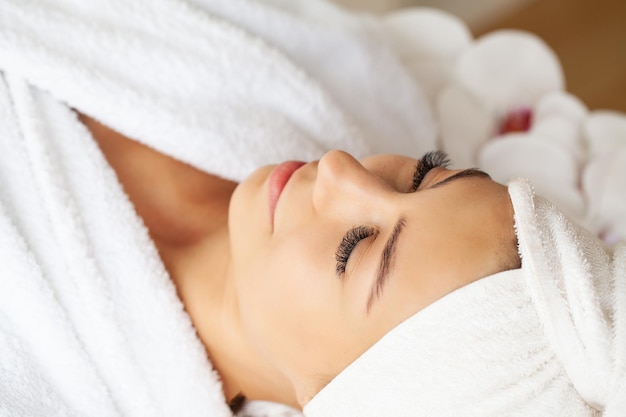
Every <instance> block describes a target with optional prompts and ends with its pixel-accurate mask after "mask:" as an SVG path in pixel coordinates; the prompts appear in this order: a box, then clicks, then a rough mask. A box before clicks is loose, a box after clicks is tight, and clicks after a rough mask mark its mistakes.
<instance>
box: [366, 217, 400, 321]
mask: <svg viewBox="0 0 626 417" xmlns="http://www.w3.org/2000/svg"><path fill="white" fill-rule="evenodd" d="M405 225H406V220H405V219H404V217H402V218H400V220H398V222H397V223H396V225H395V226H394V228H393V231H392V232H391V235H390V236H389V239H387V242H386V243H385V247H384V248H383V253H382V255H381V257H380V264H379V266H378V272H377V273H376V281H374V284H373V285H372V288H371V289H370V295H369V297H368V299H367V308H366V311H367V313H368V314H369V311H370V308H371V307H372V304H373V303H374V299H375V298H376V299H377V298H379V297H380V295H381V294H382V292H383V287H384V286H385V283H386V282H387V280H388V279H389V269H390V268H391V263H392V261H393V259H394V256H395V254H396V247H397V243H398V236H400V233H401V232H402V230H403V229H404V226H405Z"/></svg>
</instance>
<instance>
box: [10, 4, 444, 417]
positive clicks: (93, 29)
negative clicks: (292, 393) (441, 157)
mask: <svg viewBox="0 0 626 417" xmlns="http://www.w3.org/2000/svg"><path fill="white" fill-rule="evenodd" d="M270 3H272V2H268V4H266V5H264V4H261V3H254V2H250V1H243V0H196V1H192V0H189V1H185V0H135V1H132V2H129V1H126V0H90V1H88V2H85V1H83V0H54V1H51V0H37V1H35V0H2V1H0V265H1V269H2V273H1V275H0V415H10V416H22V415H28V416H50V415H68V416H84V415H98V416H119V415H128V416H141V415H150V416H159V415H162V416H196V415H198V416H201V415H205V416H212V417H219V416H230V415H231V412H230V410H229V409H228V407H227V406H226V405H225V402H224V398H223V394H222V391H221V385H220V381H219V378H218V376H217V375H216V374H215V372H214V371H213V370H212V367H211V364H210V362H209V360H208V359H207V358H206V353H205V350H204V348H203V346H202V344H201V343H200V341H199V340H198V338H197V336H196V334H195V331H194V329H193V326H192V324H191V321H190V320H189V317H188V316H187V315H186V313H185V312H184V309H183V305H182V303H181V302H180V300H179V299H178V297H177V296H176V292H175V288H174V286H173V284H172V282H171V280H170V279H169V277H168V275H167V272H166V271H165V269H164V267H163V265H162V263H161V260H160V258H159V256H158V253H157V251H156V249H155V247H154V244H153V242H152V241H151V240H150V239H149V236H148V233H147V231H146V229H145V227H144V226H143V225H142V222H141V219H140V218H139V217H138V216H137V214H136V213H135V211H134V209H133V206H132V204H131V203H130V201H129V200H128V198H127V197H126V195H125V194H124V192H123V190H122V188H121V186H120V184H119V183H118V181H117V179H116V177H115V173H114V172H113V170H112V169H111V168H110V167H109V166H108V164H107V163H106V160H105V159H104V157H103V155H102V153H101V152H100V150H99V148H98V147H97V146H96V144H95V142H94V141H93V138H92V137H91V136H90V133H89V132H88V130H87V129H86V128H85V127H84V126H83V125H82V124H81V123H80V122H79V121H78V119H77V116H76V114H75V112H74V111H73V110H72V108H75V109H78V110H80V111H81V112H83V113H86V114H88V115H90V116H91V117H93V118H95V119H97V120H99V121H101V122H103V123H104V124H106V125H108V126H110V127H112V128H113V129H115V130H117V131H119V132H121V133H123V134H125V135H127V136H129V137H131V138H133V139H136V140H138V141H141V142H143V143H145V144H147V145H149V146H151V147H153V148H155V149H157V150H160V151H161V152H164V153H166V154H168V155H171V156H173V157H174V158H178V159H180V160H182V161H185V162H187V163H189V164H191V165H193V166H196V167H198V168H199V169H202V170H204V171H206V172H210V173H214V174H218V175H221V176H223V177H226V178H230V179H236V180H237V179H241V178H243V177H245V176H246V175H247V174H248V173H249V172H250V171H251V170H253V169H255V168H257V167H258V166H259V165H262V164H267V163H270V162H278V161H282V160H285V159H304V160H307V159H312V158H317V157H319V156H320V155H322V154H323V153H324V152H325V151H326V150H328V149H331V148H343V149H345V150H348V151H350V152H352V153H355V154H357V155H364V154H367V153H370V152H373V151H387V152H399V153H410V154H415V155H418V154H419V153H420V152H422V151H425V150H427V149H431V148H433V147H434V128H433V125H432V122H431V120H430V112H429V110H428V108H427V107H426V104H425V103H426V102H425V100H424V99H423V97H422V95H421V94H420V91H419V88H418V87H417V85H416V84H415V83H414V82H413V81H412V79H411V78H410V77H409V76H408V75H407V74H406V73H405V71H404V69H403V68H402V66H401V65H400V64H398V63H397V62H396V60H395V58H394V57H393V55H392V54H391V53H390V52H389V49H388V48H387V46H386V44H385V43H384V41H383V39H382V38H383V37H381V36H379V35H378V30H379V29H378V27H377V25H376V24H375V22H373V21H372V20H369V19H368V18H358V17H353V18H351V17H349V16H347V15H345V14H343V13H342V12H340V11H338V10H336V9H334V8H333V7H331V6H330V5H327V4H325V3H319V7H317V8H316V7H312V6H308V7H306V5H311V4H312V2H311V1H309V0H306V1H299V2H295V1H294V2H293V3H289V2H279V1H276V2H273V3H275V4H273V5H270ZM298 6H299V7H298ZM320 14H323V16H324V19H320V18H319V17H320V16H321V15H320ZM330 17H332V18H330ZM286 33H288V36H287V35H285V34H286ZM313 39H315V42H313V41H312V40H313ZM318 39H321V40H323V42H322V41H320V42H319V43H316V42H317V41H318ZM342 53H345V54H348V56H344V57H342ZM280 413H281V414H279V415H284V410H282V409H281V411H280ZM257 415H271V413H270V412H265V411H263V414H257Z"/></svg>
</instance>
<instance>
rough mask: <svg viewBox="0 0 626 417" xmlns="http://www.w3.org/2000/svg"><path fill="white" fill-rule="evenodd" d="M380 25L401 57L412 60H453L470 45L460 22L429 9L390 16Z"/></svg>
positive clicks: (470, 39) (396, 13)
mask: <svg viewBox="0 0 626 417" xmlns="http://www.w3.org/2000/svg"><path fill="white" fill-rule="evenodd" d="M382 23H383V25H384V27H385V29H386V30H387V32H388V34H389V39H390V40H391V42H392V43H393V44H394V45H395V46H396V48H397V50H398V52H399V53H400V55H401V56H403V57H410V58H411V59H413V58H415V57H421V58H437V59H441V58H446V59H449V58H455V57H456V56H457V55H458V54H460V53H461V52H462V51H463V50H464V49H465V48H467V47H468V46H469V45H470V44H471V42H472V35H471V33H470V31H469V29H468V28H467V26H465V24H464V23H463V21H462V20H461V19H459V18H457V17H455V16H453V15H451V14H449V13H446V12H443V11H441V10H437V9H431V8H428V7H420V8H417V7H416V8H409V9H404V10H399V11H395V12H392V13H389V14H387V15H386V16H384V17H383V18H382Z"/></svg>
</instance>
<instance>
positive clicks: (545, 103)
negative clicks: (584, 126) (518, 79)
mask: <svg viewBox="0 0 626 417" xmlns="http://www.w3.org/2000/svg"><path fill="white" fill-rule="evenodd" d="M587 113H589V110H587V106H585V104H584V103H583V102H582V101H581V100H580V99H579V98H578V97H576V96H574V95H572V94H570V93H567V92H565V91H554V92H552V93H548V94H547V95H545V96H543V97H542V98H541V100H540V101H539V103H537V106H536V107H535V120H536V121H537V122H540V121H541V120H543V119H544V118H550V117H560V118H565V119H568V120H570V121H572V122H574V123H580V122H581V121H582V120H583V119H584V118H585V117H586V116H587Z"/></svg>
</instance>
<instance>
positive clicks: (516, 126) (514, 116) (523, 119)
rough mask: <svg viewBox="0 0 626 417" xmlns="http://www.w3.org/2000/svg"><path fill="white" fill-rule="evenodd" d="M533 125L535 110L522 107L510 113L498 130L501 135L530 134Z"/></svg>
mask: <svg viewBox="0 0 626 417" xmlns="http://www.w3.org/2000/svg"><path fill="white" fill-rule="evenodd" d="M532 124H533V110H532V109H531V108H530V107H520V108H518V109H515V110H512V111H510V112H509V113H508V114H507V115H506V117H505V118H504V120H502V123H501V124H500V127H499V129H498V134H499V135H506V134H507V133H515V132H528V131H529V130H530V127H531V126H532Z"/></svg>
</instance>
